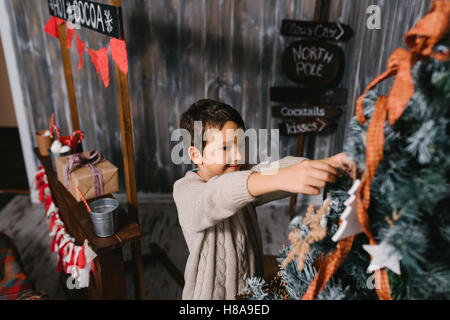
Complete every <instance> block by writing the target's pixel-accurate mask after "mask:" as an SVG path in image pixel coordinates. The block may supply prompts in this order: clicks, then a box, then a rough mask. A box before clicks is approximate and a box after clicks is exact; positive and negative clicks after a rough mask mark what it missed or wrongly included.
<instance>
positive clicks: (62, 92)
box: [5, 0, 431, 201]
mask: <svg viewBox="0 0 450 320" xmlns="http://www.w3.org/2000/svg"><path fill="white" fill-rule="evenodd" d="M5 1H6V2H7V5H6V7H7V8H8V9H9V10H8V11H9V15H10V18H11V21H12V23H13V26H12V28H11V30H12V32H13V33H14V35H13V37H14V38H15V39H16V41H15V51H16V54H17V59H18V61H19V66H18V69H19V70H20V73H21V74H20V76H21V79H22V83H23V88H24V89H23V90H24V92H23V95H24V98H25V101H26V105H27V110H28V121H29V125H30V128H31V132H34V131H35V130H36V129H41V128H44V127H46V126H47V124H48V120H49V118H50V115H51V113H52V112H55V114H56V120H57V122H58V123H59V124H60V126H61V129H62V131H63V132H64V133H67V132H68V131H70V130H71V125H70V121H69V115H70V111H69V104H68V100H67V90H66V87H65V82H64V74H63V69H62V61H61V55H60V50H59V42H58V41H57V40H56V39H53V38H51V37H50V36H48V35H46V34H44V32H43V31H42V28H43V26H44V24H45V22H46V21H47V19H48V18H49V17H50V16H49V13H48V7H47V1H46V0H39V1H23V0H5ZM100 2H104V3H106V2H108V1H107V0H102V1H100ZM371 4H378V5H379V6H380V8H381V19H382V25H381V27H382V29H381V30H368V29H367V28H366V19H367V17H368V16H367V14H366V9H367V7H368V6H369V5H371ZM430 4H431V0H425V1H415V0H358V1H355V0H333V1H332V4H331V13H330V19H329V20H330V21H340V22H343V23H346V24H348V25H350V26H351V27H352V28H353V29H354V30H355V33H356V35H355V37H354V38H353V39H352V40H351V41H350V42H348V43H344V44H340V46H342V47H343V49H344V51H345V55H346V63H347V68H346V72H345V75H344V78H343V80H342V83H341V85H342V86H345V87H347V88H348V89H349V96H348V104H347V105H346V106H345V107H344V114H343V115H342V116H341V118H340V126H339V129H338V131H337V132H336V133H335V134H333V135H332V136H329V137H318V138H317V139H309V138H307V139H306V141H305V150H306V156H308V157H310V158H316V159H317V158H323V157H326V156H329V155H332V154H335V153H337V152H340V151H341V150H342V145H343V141H344V136H345V125H346V123H348V121H349V120H350V118H351V117H352V115H353V112H354V102H355V100H356V98H357V97H358V96H359V94H361V93H362V91H363V89H364V88H365V86H366V85H367V84H368V83H369V81H370V80H371V79H373V78H374V77H375V76H376V75H378V74H379V73H381V72H382V71H383V70H384V68H385V65H386V61H387V58H388V57H389V55H390V53H391V52H392V51H393V50H394V49H395V48H396V47H398V46H400V45H402V43H403V42H402V41H403V40H402V39H403V35H404V33H405V32H406V31H407V30H408V29H409V28H410V27H412V26H413V25H414V24H415V22H416V21H417V20H418V19H420V17H421V16H423V15H424V14H425V13H426V12H427V11H428V8H429V6H430ZM314 7H315V1H314V0H273V1H267V0H189V1H188V0H170V1H168V0H133V1H124V2H123V15H124V21H125V36H126V39H127V45H128V54H129V67H130V68H129V82H130V96H131V105H132V113H133V128H134V139H135V151H136V176H137V186H138V190H139V191H145V192H148V191H152V192H171V190H172V185H173V182H174V181H175V180H176V179H178V178H180V177H181V176H183V175H184V172H185V171H186V170H187V169H189V168H190V167H189V166H176V165H173V164H172V163H171V160H170V153H171V147H172V146H173V145H175V144H176V142H170V137H171V133H172V131H173V130H174V129H176V128H177V127H178V123H179V119H180V115H181V113H182V112H183V111H184V110H185V109H187V108H188V107H189V105H190V104H191V103H193V102H194V101H196V100H197V99H199V98H203V97H210V98H215V99H220V100H223V101H225V102H228V103H231V104H232V105H233V106H234V107H236V108H237V109H238V110H239V111H240V112H241V114H242V116H243V118H244V120H245V121H246V125H247V128H250V127H253V128H256V129H258V128H276V127H277V123H278V121H277V120H276V119H272V117H271V114H270V106H271V103H270V101H269V88H270V87H271V86H274V85H277V86H280V85H286V86H287V85H294V83H292V82H290V81H289V80H288V79H287V78H286V77H285V76H284V75H283V73H282V70H281V56H282V53H283V50H284V48H285V47H287V46H288V45H289V43H290V42H291V41H292V39H289V38H284V37H282V36H280V32H279V31H280V26H281V21H282V19H284V18H292V19H311V18H312V17H313V14H314ZM79 35H80V38H81V39H82V40H84V41H86V42H87V44H88V46H89V47H91V48H93V49H99V48H102V47H104V46H105V45H106V44H107V43H108V38H107V37H106V36H104V35H101V34H97V33H95V32H91V31H88V30H81V31H79ZM70 52H71V59H72V62H73V63H72V64H73V74H74V82H75V93H76V97H77V102H78V108H79V112H80V115H79V116H80V125H81V128H82V130H84V131H85V133H86V140H85V145H84V148H85V149H94V148H95V149H99V150H100V151H101V152H102V153H103V154H104V155H105V156H106V157H107V158H108V159H110V160H111V161H112V162H113V163H115V164H116V165H117V166H118V167H119V168H120V169H122V154H121V152H122V151H121V145H120V123H119V117H118V108H117V98H116V96H117V95H116V91H115V90H116V83H115V79H114V77H113V76H111V77H110V78H111V81H110V86H109V87H108V88H104V86H103V84H102V82H101V80H100V79H98V78H97V75H96V72H95V69H94V67H93V66H92V64H91V62H90V58H89V55H88V54H87V52H86V53H85V55H84V67H83V69H82V70H80V71H78V70H77V69H76V66H77V63H78V55H77V53H76V50H75V42H74V47H72V49H71V51H70ZM110 72H111V74H112V72H113V63H112V61H111V62H110ZM33 140H34V138H33ZM296 140H297V139H296V137H287V138H285V139H283V140H282V141H281V148H280V151H281V156H285V155H289V154H293V153H295V146H296ZM122 189H123V190H122V191H124V188H123V177H122ZM305 201H307V200H305Z"/></svg>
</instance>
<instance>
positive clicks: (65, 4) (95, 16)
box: [48, 0, 121, 39]
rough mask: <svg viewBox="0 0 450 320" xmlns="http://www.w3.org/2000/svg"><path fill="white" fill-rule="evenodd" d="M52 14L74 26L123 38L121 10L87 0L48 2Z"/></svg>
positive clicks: (51, 0)
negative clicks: (120, 18)
mask: <svg viewBox="0 0 450 320" xmlns="http://www.w3.org/2000/svg"><path fill="white" fill-rule="evenodd" d="M48 7H49V9H50V14H51V15H52V16H54V17H57V18H61V19H64V20H66V21H68V22H70V23H71V24H72V25H77V26H83V27H85V28H89V29H92V30H94V31H97V32H100V33H103V34H106V35H107V36H110V37H114V38H118V39H120V38H121V29H120V20H119V16H120V12H119V10H120V8H118V7H115V6H110V5H107V4H102V3H95V2H91V1H86V0H48Z"/></svg>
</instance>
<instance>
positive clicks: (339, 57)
mask: <svg viewBox="0 0 450 320" xmlns="http://www.w3.org/2000/svg"><path fill="white" fill-rule="evenodd" d="M344 65H345V57H344V52H343V51H342V49H341V48H339V47H338V46H336V45H333V44H330V43H328V42H324V41H318V40H301V41H295V42H293V43H291V45H290V46H289V47H288V48H287V49H286V50H285V52H284V55H283V70H284V72H285V73H286V75H287V76H288V77H289V79H291V80H292V81H294V82H297V83H298V84H301V85H303V86H307V87H311V86H316V87H320V86H327V85H331V84H334V83H337V82H339V80H340V79H341V77H342V75H343V71H344Z"/></svg>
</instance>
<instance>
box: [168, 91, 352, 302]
mask: <svg viewBox="0 0 450 320" xmlns="http://www.w3.org/2000/svg"><path fill="white" fill-rule="evenodd" d="M194 121H202V137H203V134H204V132H205V130H207V129H216V131H215V133H213V134H211V136H210V138H209V139H208V140H207V141H206V142H204V141H203V142H202V144H203V146H202V152H200V150H198V149H197V148H196V147H194V145H193V143H192V144H191V146H190V147H189V149H188V152H189V157H190V158H191V160H192V161H193V162H194V163H195V164H196V165H197V168H196V169H193V170H189V171H188V172H187V173H186V175H185V176H184V177H183V178H181V179H179V180H177V181H176V182H175V184H174V187H173V196H174V199H175V204H176V206H177V210H178V218H179V222H180V225H181V228H182V231H183V235H184V238H185V240H186V242H187V245H188V248H189V258H188V261H187V265H186V270H185V287H184V289H183V296H182V298H183V299H207V300H208V299H215V300H216V299H221V300H223V299H227V300H231V299H234V298H235V295H236V294H237V293H239V292H241V291H242V290H244V289H245V288H246V286H247V283H246V280H247V278H249V277H254V276H259V277H262V276H263V273H264V270H263V268H264V264H263V249H262V240H261V235H260V231H259V227H258V220H257V216H256V212H255V207H256V206H259V205H262V204H264V203H267V202H269V201H272V200H276V199H281V198H284V197H288V196H290V195H292V194H293V193H303V194H309V195H318V194H319V193H320V190H319V189H320V188H324V187H325V185H326V183H327V182H334V181H335V180H336V175H337V170H336V167H341V166H343V165H344V164H349V161H348V159H347V157H346V156H345V154H339V155H336V156H334V157H330V158H327V159H324V160H315V161H314V160H309V159H306V158H301V157H291V156H289V157H285V158H283V159H281V160H279V161H278V166H279V169H272V168H273V167H271V168H268V169H267V168H266V169H267V170H264V166H263V164H258V165H256V166H253V167H250V169H248V170H244V169H247V168H246V167H243V165H242V164H240V163H242V159H243V158H242V157H243V155H242V153H241V152H240V150H239V147H238V146H237V139H235V138H236V137H233V138H232V140H227V138H229V135H227V134H226V132H227V130H237V129H242V130H245V125H244V121H243V120H242V118H241V116H240V114H239V113H238V112H237V111H236V110H235V109H233V108H232V107H230V106H229V105H226V104H223V103H220V102H217V101H213V100H206V99H205V100H200V101H198V102H197V103H195V104H193V105H192V106H191V107H190V108H189V109H188V110H187V111H186V112H185V113H183V115H182V117H181V121H180V127H181V128H184V129H187V130H188V131H189V133H190V134H191V137H192V141H193V140H194ZM273 163H275V162H273ZM241 169H242V170H241ZM263 171H264V172H263Z"/></svg>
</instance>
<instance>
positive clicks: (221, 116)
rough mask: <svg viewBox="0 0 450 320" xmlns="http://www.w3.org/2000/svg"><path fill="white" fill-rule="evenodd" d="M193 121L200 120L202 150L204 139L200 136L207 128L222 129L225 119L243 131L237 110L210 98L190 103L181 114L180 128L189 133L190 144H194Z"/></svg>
mask: <svg viewBox="0 0 450 320" xmlns="http://www.w3.org/2000/svg"><path fill="white" fill-rule="evenodd" d="M194 121H201V122H202V136H201V137H198V139H200V140H201V141H202V150H203V149H204V147H205V143H206V142H205V141H203V139H202V137H203V134H204V132H205V131H206V130H207V129H209V128H216V129H218V130H222V128H223V126H224V125H225V123H226V122H227V121H233V122H234V123H236V124H237V126H238V127H239V128H241V129H242V130H244V131H245V124H244V120H242V117H241V115H240V114H239V112H238V111H237V110H236V109H234V108H233V107H231V106H230V105H228V104H225V103H222V102H219V101H214V100H211V99H201V100H199V101H197V102H196V103H194V104H193V105H191V106H190V107H189V109H188V110H187V111H185V112H184V113H183V114H182V115H181V120H180V128H182V129H186V130H188V131H189V133H190V134H191V145H192V146H193V145H194Z"/></svg>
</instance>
